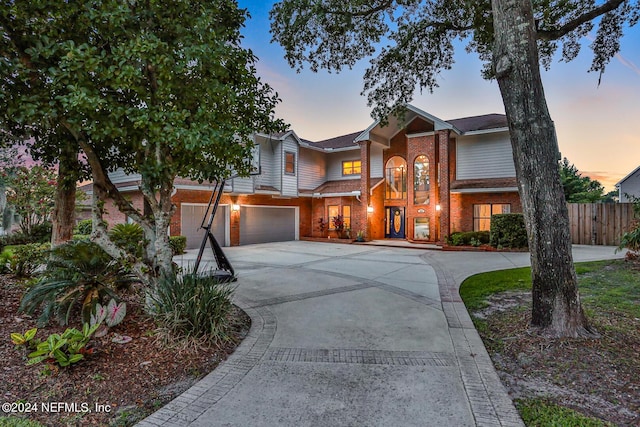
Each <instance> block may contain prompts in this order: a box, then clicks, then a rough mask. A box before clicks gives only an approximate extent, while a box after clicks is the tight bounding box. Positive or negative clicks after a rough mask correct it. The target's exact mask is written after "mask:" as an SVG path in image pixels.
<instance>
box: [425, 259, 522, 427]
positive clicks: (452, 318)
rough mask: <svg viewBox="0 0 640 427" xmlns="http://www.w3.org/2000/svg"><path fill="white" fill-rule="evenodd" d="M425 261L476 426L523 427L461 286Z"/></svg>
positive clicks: (431, 261)
mask: <svg viewBox="0 0 640 427" xmlns="http://www.w3.org/2000/svg"><path fill="white" fill-rule="evenodd" d="M424 259H425V260H427V262H428V263H429V265H431V267H433V269H434V270H435V272H436V276H437V277H438V287H439V288H440V299H441V301H442V309H443V310H444V314H445V317H446V318H447V323H448V324H449V333H450V334H451V340H452V341H453V348H454V351H455V355H456V358H457V360H458V365H459V366H460V375H461V376H462V382H463V384H464V388H465V391H466V393H467V397H468V399H469V404H470V405H471V412H472V413H473V417H474V419H475V421H476V425H477V426H491V427H494V426H508V427H524V423H523V422H522V419H521V418H520V414H518V411H517V410H516V408H515V406H514V405H513V402H512V400H511V398H510V397H509V394H508V393H507V390H506V389H505V387H504V385H503V384H502V381H500V377H498V373H497V372H496V370H495V368H494V366H493V362H492V361H491V358H490V357H489V353H487V350H486V348H485V346H484V343H483V342H482V339H481V338H480V335H479V334H478V331H476V329H475V327H474V325H473V322H472V321H471V317H470V316H469V312H468V311H467V308H466V307H465V305H464V303H463V302H462V299H461V298H460V293H459V291H458V289H459V286H460V284H458V283H456V282H455V280H454V279H453V277H452V276H451V274H450V273H449V272H448V270H447V269H446V268H445V267H444V266H443V265H442V264H441V263H440V262H438V261H436V260H435V259H433V258H432V257H429V256H428V255H425V256H424Z"/></svg>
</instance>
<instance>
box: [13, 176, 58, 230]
mask: <svg viewBox="0 0 640 427" xmlns="http://www.w3.org/2000/svg"><path fill="white" fill-rule="evenodd" d="M8 184H9V186H8V188H7V203H8V204H9V205H11V206H13V208H14V210H15V212H16V213H17V214H18V215H19V216H20V223H19V224H20V230H21V231H22V232H23V233H26V234H31V233H32V230H33V229H34V227H35V226H37V225H40V224H43V223H44V222H46V221H48V220H49V219H50V217H51V212H52V211H53V205H54V200H55V193H56V172H55V171H54V170H53V169H48V168H44V167H42V166H33V167H31V168H27V167H24V166H22V167H19V168H17V169H16V170H15V173H14V175H13V176H12V177H11V178H10V179H9V182H8Z"/></svg>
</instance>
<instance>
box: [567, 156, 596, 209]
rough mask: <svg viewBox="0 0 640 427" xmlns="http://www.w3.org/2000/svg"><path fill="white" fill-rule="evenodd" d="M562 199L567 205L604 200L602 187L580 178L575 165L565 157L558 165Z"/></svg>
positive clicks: (580, 175)
mask: <svg viewBox="0 0 640 427" xmlns="http://www.w3.org/2000/svg"><path fill="white" fill-rule="evenodd" d="M559 167H560V179H561V181H562V188H563V190H564V198H565V200H566V201H567V202H568V203H596V202H602V201H604V199H605V195H604V187H603V186H602V184H600V182H599V181H596V180H592V179H591V178H589V177H588V176H582V174H581V173H580V172H579V171H578V168H576V167H575V165H573V164H571V163H569V160H568V159H567V158H566V157H565V158H563V159H562V161H561V162H560V163H559Z"/></svg>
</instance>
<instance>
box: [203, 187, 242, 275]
mask: <svg viewBox="0 0 640 427" xmlns="http://www.w3.org/2000/svg"><path fill="white" fill-rule="evenodd" d="M224 183H225V180H224V179H223V180H218V181H216V185H215V186H214V187H213V191H212V192H211V198H210V199H209V205H208V206H207V210H206V212H209V211H211V213H210V214H209V220H208V222H207V225H206V226H205V220H206V219H207V214H206V212H205V216H204V217H203V218H202V223H201V224H200V228H204V230H205V233H204V236H203V237H202V243H201V244H200V250H199V251H198V257H197V258H196V263H195V266H194V268H193V274H198V268H199V267H200V262H201V261H202V255H203V254H204V248H205V246H207V240H209V244H210V245H211V250H212V251H213V256H214V258H215V260H216V264H217V266H218V269H217V271H218V272H217V273H216V276H217V277H219V278H221V279H222V280H224V281H233V280H235V271H234V270H233V267H232V266H231V263H230V262H229V260H228V259H227V257H226V255H225V254H224V252H223V251H222V248H221V247H220V245H219V244H218V241H217V240H216V238H215V237H214V235H213V233H212V232H211V226H212V225H213V219H214V217H215V215H216V211H217V210H218V204H219V203H220V198H221V197H222V192H223V190H224Z"/></svg>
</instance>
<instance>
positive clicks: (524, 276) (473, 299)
mask: <svg viewBox="0 0 640 427" xmlns="http://www.w3.org/2000/svg"><path fill="white" fill-rule="evenodd" d="M516 290H524V291H526V290H531V269H530V268H529V267H524V268H514V269H511V270H499V271H491V272H489V273H480V274H476V275H473V276H471V277H469V278H467V279H466V280H465V281H464V282H463V283H462V285H460V296H461V297H462V300H463V301H464V304H465V305H466V306H467V310H469V312H473V311H476V310H479V309H481V308H484V307H486V306H487V301H486V300H487V297H489V296H491V295H493V294H497V293H499V292H506V291H516Z"/></svg>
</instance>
